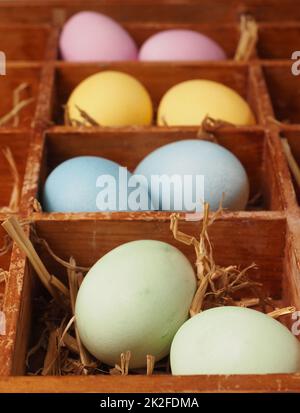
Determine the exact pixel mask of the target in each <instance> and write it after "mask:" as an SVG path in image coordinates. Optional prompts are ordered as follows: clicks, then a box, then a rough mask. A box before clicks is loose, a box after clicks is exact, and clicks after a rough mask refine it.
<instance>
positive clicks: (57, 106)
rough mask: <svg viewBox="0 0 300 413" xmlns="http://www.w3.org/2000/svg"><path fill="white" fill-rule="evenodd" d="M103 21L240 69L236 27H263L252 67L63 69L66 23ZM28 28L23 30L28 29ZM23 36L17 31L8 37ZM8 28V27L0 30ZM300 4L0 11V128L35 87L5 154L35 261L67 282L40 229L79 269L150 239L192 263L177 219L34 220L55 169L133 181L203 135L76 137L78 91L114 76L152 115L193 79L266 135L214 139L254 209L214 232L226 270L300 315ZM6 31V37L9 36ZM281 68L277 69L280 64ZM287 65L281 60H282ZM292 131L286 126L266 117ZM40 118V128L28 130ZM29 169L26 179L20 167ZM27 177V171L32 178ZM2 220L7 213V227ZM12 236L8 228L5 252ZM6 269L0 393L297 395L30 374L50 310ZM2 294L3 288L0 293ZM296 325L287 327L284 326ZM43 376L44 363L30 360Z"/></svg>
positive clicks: (7, 258) (167, 379) (144, 130)
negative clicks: (142, 93) (129, 175)
mask: <svg viewBox="0 0 300 413" xmlns="http://www.w3.org/2000/svg"><path fill="white" fill-rule="evenodd" d="M87 9H88V10H96V11H99V12H102V13H105V14H107V15H110V16H112V17H113V18H115V19H116V20H117V21H119V22H120V23H121V24H123V25H124V27H125V28H126V29H128V31H129V32H130V33H131V34H132V36H133V37H134V38H135V40H136V42H137V44H138V45H141V44H142V42H143V41H144V40H145V39H146V38H148V37H149V36H150V35H151V34H153V33H155V32H157V31H159V30H162V29H167V28H171V27H172V28H174V27H182V28H192V29H195V30H199V31H201V32H203V33H205V34H207V35H209V36H211V37H212V38H214V39H215V40H216V41H218V42H219V43H220V44H221V45H222V46H223V47H224V48H225V50H226V52H227V53H228V55H229V57H230V58H232V57H233V55H234V51H235V48H236V45H237V41H238V36H239V18H240V15H241V14H242V13H250V14H252V15H253V16H254V17H255V18H256V20H257V22H258V23H259V41H258V44H257V50H256V51H257V55H256V56H254V58H253V59H251V60H249V61H247V62H236V61H234V60H232V59H229V60H226V61H223V62H187V63H184V62H181V63H178V62H173V63H142V62H119V63H118V62H116V63H101V62H100V63H92V64H91V63H68V62H62V61H58V60H59V55H58V36H59V30H60V25H61V23H62V22H63V20H64V19H66V18H68V17H69V16H71V15H72V14H74V13H76V12H78V11H80V10H87ZM23 23H26V25H25V26H24V25H23ZM13 25H14V27H16V28H17V29H16V31H15V32H13V31H12V27H13ZM1 27H2V29H1ZM299 27H300V5H298V4H297V5H296V2H295V1H294V0H285V1H284V2H283V1H282V0H264V1H258V0H241V1H236V0H227V1H218V2H217V3H216V4H212V1H211V0H203V1H201V2H196V1H194V0H168V1H166V0H143V1H136V0H126V2H124V0H111V1H107V0H87V1H83V0H74V1H72V2H70V1H68V0H47V1H44V2H41V1H39V0H30V1H28V0H27V1H26V0H19V1H18V2H10V1H6V0H5V1H2V2H1V5H0V34H1V33H3V36H2V37H3V42H2V47H1V50H2V48H3V49H4V50H3V51H6V53H7V59H8V62H7V75H6V76H0V88H1V100H0V117H2V116H3V115H5V114H6V113H8V112H9V111H10V110H11V109H12V107H13V104H14V101H13V92H14V90H15V89H16V88H17V87H18V86H19V85H20V84H22V83H28V85H29V88H28V89H26V90H24V91H23V92H22V96H21V99H27V98H29V97H33V98H34V101H33V102H31V103H30V104H29V105H28V106H27V107H26V108H24V109H23V110H22V111H21V112H20V114H19V116H18V118H19V123H18V122H16V121H15V119H12V120H11V122H10V123H8V124H7V125H5V126H6V127H4V128H1V131H0V148H1V147H3V146H6V145H8V146H10V147H11V150H12V151H13V153H14V154H15V156H16V159H17V164H18V167H19V168H20V171H21V172H20V174H21V179H22V181H23V187H22V199H21V208H20V212H19V213H18V214H17V215H16V216H17V217H18V219H19V220H20V221H22V223H23V227H24V229H25V231H26V233H27V234H30V236H31V238H32V241H33V242H34V243H35V246H36V248H37V249H38V251H39V253H40V254H41V258H42V259H43V261H44V263H45V265H46V266H47V269H48V270H49V271H50V272H51V273H53V274H54V275H57V276H58V277H60V279H62V280H66V278H65V277H66V274H65V270H64V269H63V268H62V267H61V266H60V265H58V264H57V263H56V262H55V261H54V260H53V259H52V258H51V257H50V256H49V255H48V253H46V252H45V250H44V249H43V248H42V247H41V246H40V245H39V244H38V243H36V240H35V239H34V237H33V232H34V231H33V228H35V229H36V231H37V233H38V234H39V236H41V237H43V238H45V239H46V240H47V241H48V242H49V244H50V246H51V247H52V249H53V251H54V252H55V253H56V254H57V255H58V256H60V257H62V258H64V259H69V258H70V256H71V255H72V256H74V257H75V259H76V261H77V263H78V264H80V265H91V264H93V263H94V262H95V261H96V260H97V259H98V258H99V257H100V256H101V255H103V254H104V253H106V252H107V251H109V250H110V249H112V248H114V247H115V246H117V245H120V244H121V243H123V242H126V241H129V240H133V239H142V238H151V239H160V240H164V241H167V242H171V243H172V244H174V245H176V246H177V247H178V248H179V249H181V250H182V251H183V252H184V253H185V254H187V256H188V258H189V259H190V260H191V262H194V254H193V250H192V249H191V248H190V247H187V246H184V245H183V244H181V243H179V242H177V241H174V239H173V236H172V234H171V232H170V230H169V213H164V212H145V213H87V214H85V213H80V214H54V213H53V214H45V213H43V212H34V210H33V199H34V198H35V197H37V196H38V195H39V191H40V190H41V187H42V185H43V183H44V180H45V177H46V176H47V174H48V173H49V172H50V171H51V169H53V168H54V167H55V166H56V165H58V164H59V163H60V162H62V161H64V160H65V159H68V158H70V157H73V156H78V155H100V156H104V157H107V158H110V159H112V160H114V161H117V162H119V163H121V164H123V165H124V166H126V165H127V166H128V167H129V169H133V168H134V167H135V166H136V164H137V163H138V162H139V161H140V160H141V159H142V158H143V157H144V156H145V155H146V154H147V153H149V152H150V151H151V150H153V149H154V148H157V147H158V146H161V145H163V144H166V143H168V142H171V141H175V140H179V139H188V138H195V137H196V134H197V131H198V127H189V128H178V127H159V128H158V127H156V126H155V124H153V125H152V126H149V127H141V128H118V129H113V128H101V127H94V128H86V129H84V128H76V127H67V126H64V125H63V105H64V104H65V103H66V101H67V99H68V97H69V95H70V93H71V92H72V90H73V88H74V87H75V86H77V84H78V83H79V82H80V81H82V80H83V79H84V78H86V77H87V76H89V75H91V74H93V73H96V72H97V71H101V70H106V69H114V70H121V71H124V72H126V73H129V74H131V75H133V76H134V77H136V78H137V79H139V80H140V81H141V82H142V83H143V84H144V85H145V87H146V88H147V89H148V90H149V93H150V95H151V98H152V100H153V104H154V107H155V110H156V109H157V106H158V103H159V101H160V99H161V97H162V95H163V94H164V93H165V92H166V90H168V89H169V88H170V87H171V86H173V85H174V84H176V83H179V82H181V81H184V80H187V79H195V78H206V79H211V80H215V81H219V82H221V83H224V84H226V85H228V86H229V87H232V88H233V89H235V90H236V91H237V92H238V93H240V94H241V95H242V96H243V97H244V98H245V99H246V100H247V101H248V102H249V104H250V106H251V107H252V109H253V111H254V113H255V114H256V117H257V121H258V125H255V126H250V127H236V128H230V127H227V128H222V129H219V130H217V131H216V138H217V140H218V142H219V143H220V144H221V145H224V146H225V147H227V148H228V149H230V150H231V151H232V152H233V153H234V154H235V155H236V156H237V157H238V158H239V159H240V160H241V162H242V163H243V164H244V166H245V168H246V170H247V173H248V175H249V179H250V185H251V198H255V197H257V196H258V195H259V194H260V193H261V194H262V197H261V198H259V197H258V199H259V200H258V202H257V203H256V204H255V205H254V206H253V205H249V206H248V208H247V210H246V211H236V212H230V211H226V212H224V213H223V214H222V216H221V217H220V218H219V219H218V220H217V221H216V222H215V223H214V225H213V226H212V227H211V228H210V232H209V233H210V235H211V239H212V243H213V247H214V251H215V258H216V260H217V262H218V263H220V264H224V265H229V264H237V265H240V266H241V267H244V266H246V265H248V264H251V263H252V262H253V261H254V262H256V264H257V265H258V269H257V270H255V271H254V270H253V271H252V272H251V276H252V277H253V279H256V280H260V281H262V283H263V286H264V290H265V292H266V293H267V294H270V295H271V296H272V297H273V298H274V299H275V300H276V302H277V304H278V306H279V307H281V306H287V305H294V306H295V307H296V309H297V310H299V309H300V237H299V233H300V224H299V222H300V210H299V205H298V203H297V200H296V195H295V191H294V189H293V185H292V179H291V176H290V174H289V172H288V168H287V164H286V162H285V159H284V155H283V151H282V148H281V145H280V140H279V133H281V134H282V135H283V136H285V137H287V139H288V140H289V143H290V145H291V147H292V150H293V152H294V155H295V157H296V159H297V160H299V162H300V149H299V148H300V147H299V145H298V138H300V129H299V125H300V121H299V120H300V103H299V102H300V99H299V93H300V92H299V77H295V76H292V74H291V64H292V61H291V60H290V54H291V52H292V51H294V50H293V49H294V48H295V50H297V49H299V47H298V46H299V45H298V39H299V34H300V33H299ZM1 30H2V31H1ZM275 60H276V61H275ZM284 60H285V61H284ZM272 117H276V118H277V120H279V121H282V122H287V123H291V124H298V126H297V125H287V126H285V125H278V124H275V123H274V121H273V120H272V119H271V118H272ZM33 120H34V122H32V121H33ZM25 165H26V168H25ZM5 168H6V164H5V163H4V162H3V158H2V157H1V155H0V207H1V204H6V203H7V201H8V198H9V192H10V188H11V186H10V182H9V181H8V179H9V174H8V172H7V169H5ZM25 169H26V170H25ZM5 218H7V215H5V214H1V215H0V223H1V222H2V221H3V220H4V219H5ZM180 225H181V227H180V229H182V230H183V231H185V232H188V233H193V234H195V235H198V231H199V222H194V221H184V216H183V215H181V224H180ZM3 236H4V231H3V229H2V228H1V227H0V247H1V244H2V241H3ZM0 268H3V269H4V270H5V271H9V278H8V282H7V284H6V288H5V294H4V297H3V303H2V307H1V304H0V310H1V308H2V309H3V311H4V313H5V316H6V321H7V333H6V336H0V376H5V377H0V392H1V391H2V392H4V391H7V392H11V391H21V392H37V391H44V392H49V391H54V392H76V391H78V392H116V391H117V392H118V391H126V392H174V391H180V392H187V391H188V392H189V391H193V392H194V391H195V392H200V391H213V392H223V391H224V392H227V391H231V392H242V391H247V392H248V391H251V392H270V391H274V392H285V391H297V392H299V391H300V375H299V373H297V374H278V375H259V376H256V375H246V376H190V377H188V376H183V377H174V376H171V375H154V376H152V377H146V376H144V375H136V376H134V375H130V376H128V377H110V376H109V377H107V376H105V375H102V374H99V375H97V376H87V377H84V376H73V377H71V376H65V377H49V376H48V377H41V376H38V377H31V376H28V375H25V374H27V373H28V372H29V370H28V369H27V368H26V363H25V360H26V354H27V352H28V349H29V348H30V347H31V346H32V344H34V343H36V339H37V334H36V332H35V327H36V320H37V317H38V315H39V313H40V312H41V311H42V308H41V306H40V305H39V301H38V300H37V298H38V297H40V296H43V297H44V299H46V300H48V299H49V297H48V296H47V294H46V293H45V291H44V289H43V288H42V286H41V285H40V282H39V281H38V279H37V277H36V275H35V274H34V271H33V269H32V267H31V265H30V264H29V262H28V260H27V259H26V258H25V257H24V254H23V253H21V252H20V251H19V249H18V248H17V247H16V245H14V246H13V249H12V251H9V252H8V253H7V254H5V255H3V256H0ZM1 288H3V286H0V293H1V292H4V290H2V291H1ZM281 321H282V322H283V323H285V324H286V325H288V326H290V324H291V320H290V316H287V317H283V318H282V319H281ZM32 363H34V365H35V366H37V367H39V366H40V364H38V363H40V360H38V359H35V361H34V362H33V361H32V360H31V364H30V366H31V367H32V369H33V370H34V367H33V364H32Z"/></svg>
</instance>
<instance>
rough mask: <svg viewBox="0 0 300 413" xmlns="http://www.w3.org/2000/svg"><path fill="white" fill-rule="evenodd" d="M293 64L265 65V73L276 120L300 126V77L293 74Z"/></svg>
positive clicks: (291, 62)
mask: <svg viewBox="0 0 300 413" xmlns="http://www.w3.org/2000/svg"><path fill="white" fill-rule="evenodd" d="M292 64H293V61H292V60H291V61H290V62H284V63H281V64H278V65H277V64H275V63H274V64H272V63H269V64H264V66H263V71H264V75H265V80H266V83H267V87H268V91H269V95H270V98H271V103H272V106H273V110H274V114H275V117H276V119H277V120H279V121H281V122H283V123H286V124H300V88H299V82H300V77H299V76H296V75H294V74H293V73H292Z"/></svg>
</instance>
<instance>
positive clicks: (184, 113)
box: [157, 79, 255, 126]
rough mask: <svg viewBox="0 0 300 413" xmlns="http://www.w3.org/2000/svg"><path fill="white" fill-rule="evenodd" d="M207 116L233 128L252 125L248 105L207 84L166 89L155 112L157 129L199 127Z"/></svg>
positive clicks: (222, 87)
mask: <svg viewBox="0 0 300 413" xmlns="http://www.w3.org/2000/svg"><path fill="white" fill-rule="evenodd" d="M206 116H210V117H212V118H214V119H219V120H223V121H226V122H230V123H232V124H235V125H253V124H255V117H254V115H253V112H252V110H251V108H250V107H249V105H248V103H247V102H246V101H245V100H244V99H243V98H242V97H241V96H240V95H239V94H238V93H237V92H235V91H234V90H232V89H230V88H229V87H227V86H225V85H223V84H221V83H217V82H213V81H210V80H200V79H196V80H188V81H186V82H182V83H179V84H178V85H175V86H173V87H172V88H171V89H169V90H168V91H167V92H166V93H165V95H164V96H163V98H162V100H161V101H160V104H159V108H158V118H157V124H158V125H166V124H167V125H170V126H175V125H185V126H188V125H190V126H192V125H197V126H199V125H200V124H201V123H202V121H203V119H204V118H205V117H206Z"/></svg>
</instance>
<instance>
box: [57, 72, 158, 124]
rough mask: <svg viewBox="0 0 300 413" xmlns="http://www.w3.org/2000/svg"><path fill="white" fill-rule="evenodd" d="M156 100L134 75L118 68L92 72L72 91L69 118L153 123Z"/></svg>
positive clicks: (90, 121) (86, 121)
mask: <svg viewBox="0 0 300 413" xmlns="http://www.w3.org/2000/svg"><path fill="white" fill-rule="evenodd" d="M151 121H152V102H151V99H150V96H149V94H148V92H147V90H146V89H145V88H144V86H143V85H142V84H141V83H140V82H139V81H138V80H136V79H135V78H134V77H132V76H130V75H128V74H126V73H122V72H116V71H104V72H100V73H96V74H94V75H92V76H89V77H88V78H86V79H85V80H83V81H82V82H81V83H80V84H79V85H78V86H77V87H76V88H75V89H74V90H73V92H72V94H71V96H70V97H69V100H68V102H67V106H66V113H65V122H66V123H68V124H70V123H71V124H72V125H76V124H78V122H79V123H80V124H84V125H86V126H91V125H93V124H95V123H96V124H98V125H100V126H130V125H149V124H151Z"/></svg>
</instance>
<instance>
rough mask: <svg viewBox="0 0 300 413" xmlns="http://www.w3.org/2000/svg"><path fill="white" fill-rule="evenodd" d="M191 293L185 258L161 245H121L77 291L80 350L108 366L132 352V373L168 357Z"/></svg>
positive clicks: (191, 277) (192, 284)
mask: <svg viewBox="0 0 300 413" xmlns="http://www.w3.org/2000/svg"><path fill="white" fill-rule="evenodd" d="M195 290H196V278H195V273H194V270H193V267H192V265H191V264H190V262H189V261H188V259H187V258H186V257H185V256H184V255H183V254H182V253H181V252H180V251H179V250H178V249H177V248H175V247H173V246H172V245H169V244H167V243H164V242H160V241H152V240H140V241H132V242H128V243H126V244H123V245H121V246H119V247H117V248H115V249H113V250H112V251H110V252H109V253H108V254H106V255H104V256H103V257H102V258H101V259H100V260H99V261H97V262H96V264H95V265H94V266H93V267H92V268H91V269H90V271H89V272H88V274H87V275H86V277H85V278H84V281H83V283H82V284H81V286H80V289H79V292H78V296H77V300H76V308H75V316H76V323H77V327H78V331H79V335H80V338H81V340H82V342H83V344H84V345H85V347H86V348H87V349H88V350H89V351H90V353H91V354H93V355H94V356H95V357H96V358H97V359H98V360H100V361H102V362H104V363H106V364H108V365H110V366H113V365H115V364H116V363H119V362H120V354H121V353H122V352H125V351H127V350H129V351H131V360H130V367H131V368H139V367H144V366H145V365H146V355H147V354H151V355H153V356H155V359H156V361H158V360H160V359H162V358H163V357H165V356H166V355H168V354H169V351H170V345H171V342H172V340H173V337H174V335H175V333H176V331H177V330H178V329H179V327H180V326H181V325H182V324H183V323H184V322H185V321H186V320H187V318H188V313H189V308H190V305H191V302H192V299H193V296H194V293H195Z"/></svg>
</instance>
